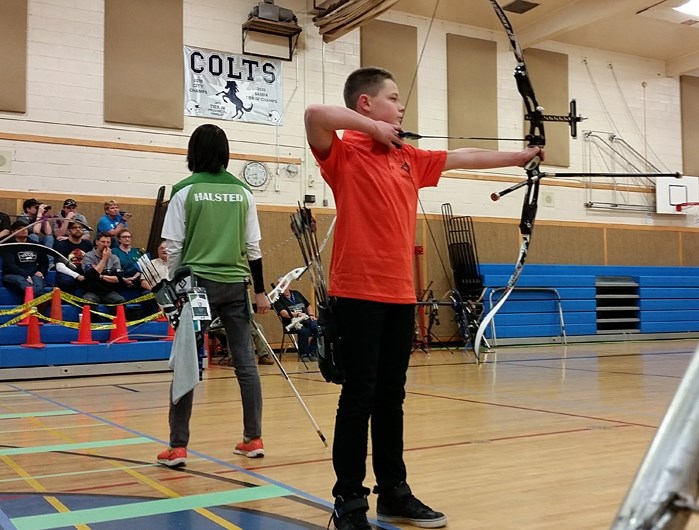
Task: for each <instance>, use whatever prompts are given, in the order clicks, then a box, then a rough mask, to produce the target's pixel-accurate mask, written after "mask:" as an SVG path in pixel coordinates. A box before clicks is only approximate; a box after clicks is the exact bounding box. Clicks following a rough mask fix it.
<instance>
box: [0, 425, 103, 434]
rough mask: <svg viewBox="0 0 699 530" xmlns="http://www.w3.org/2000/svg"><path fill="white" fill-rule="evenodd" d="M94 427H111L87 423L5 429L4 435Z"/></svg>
mask: <svg viewBox="0 0 699 530" xmlns="http://www.w3.org/2000/svg"><path fill="white" fill-rule="evenodd" d="M93 427H109V425H105V424H104V423H92V424H90V423H86V424H85V425H81V424H77V425H58V426H56V427H30V428H28V429H7V430H5V429H3V431H2V433H3V434H9V433H13V432H24V433H27V432H39V431H67V430H69V429H91V428H93Z"/></svg>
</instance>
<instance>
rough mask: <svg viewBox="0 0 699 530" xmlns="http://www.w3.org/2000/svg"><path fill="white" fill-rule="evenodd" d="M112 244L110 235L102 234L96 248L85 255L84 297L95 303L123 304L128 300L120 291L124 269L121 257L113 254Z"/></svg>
mask: <svg viewBox="0 0 699 530" xmlns="http://www.w3.org/2000/svg"><path fill="white" fill-rule="evenodd" d="M111 244H112V238H111V237H110V236H109V235H107V234H100V235H98V236H97V241H96V242H95V248H94V249H92V250H91V251H90V252H88V253H87V254H85V256H83V262H82V266H83V273H84V276H85V294H84V295H83V298H85V299H86V300H89V301H90V302H93V303H95V304H100V303H102V304H123V303H124V302H125V301H126V300H125V299H124V297H123V296H122V295H121V294H120V293H119V288H120V287H121V285H122V283H123V282H122V278H123V276H124V271H122V270H121V263H119V258H117V257H116V256H115V255H114V254H112V249H111Z"/></svg>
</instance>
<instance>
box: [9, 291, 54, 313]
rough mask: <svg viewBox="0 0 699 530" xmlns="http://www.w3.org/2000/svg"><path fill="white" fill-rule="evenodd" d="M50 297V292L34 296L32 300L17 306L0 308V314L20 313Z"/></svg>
mask: <svg viewBox="0 0 699 530" xmlns="http://www.w3.org/2000/svg"><path fill="white" fill-rule="evenodd" d="M50 299H51V293H46V294H42V295H41V296H39V297H37V298H34V300H31V301H29V302H26V303H24V304H22V305H18V306H17V307H13V308H12V309H0V316H5V315H14V314H16V313H22V312H23V311H27V310H28V309H31V308H32V307H36V306H38V305H39V304H43V303H44V302H46V301H48V300H50Z"/></svg>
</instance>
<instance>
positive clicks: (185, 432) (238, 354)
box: [169, 278, 262, 447]
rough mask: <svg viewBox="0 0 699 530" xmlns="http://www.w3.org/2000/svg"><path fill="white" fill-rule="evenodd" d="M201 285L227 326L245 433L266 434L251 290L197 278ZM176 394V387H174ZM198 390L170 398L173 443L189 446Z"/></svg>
mask: <svg viewBox="0 0 699 530" xmlns="http://www.w3.org/2000/svg"><path fill="white" fill-rule="evenodd" d="M197 284H198V286H199V287H203V288H204V289H206V293H207V295H208V297H209V305H210V306H211V309H212V310H215V311H216V312H217V313H218V315H219V316H220V317H221V322H222V324H223V327H224V328H225V329H226V336H227V337H228V345H229V350H230V353H231V356H232V359H233V369H234V370H235V375H236V377H237V378H238V385H239V386H240V396H241V398H242V403H243V437H244V438H245V439H252V438H260V437H261V436H262V388H261V386H260V375H259V373H258V372H257V358H256V357H255V351H254V349H253V347H252V339H251V336H250V327H251V324H250V318H251V315H250V310H249V309H248V299H247V296H248V291H247V288H246V285H245V284H244V283H219V282H213V281H210V280H205V279H203V278H197ZM170 396H172V389H171V391H170ZM193 400H194V391H191V392H188V393H187V394H185V395H184V396H183V397H182V398H181V399H180V400H179V401H178V402H177V404H173V403H172V399H171V400H170V414H169V420H170V447H187V444H188V443H189V420H190V418H191V416H192V403H193Z"/></svg>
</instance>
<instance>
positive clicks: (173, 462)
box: [158, 458, 187, 467]
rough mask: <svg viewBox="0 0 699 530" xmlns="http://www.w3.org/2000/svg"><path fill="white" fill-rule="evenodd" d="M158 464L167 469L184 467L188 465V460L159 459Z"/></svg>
mask: <svg viewBox="0 0 699 530" xmlns="http://www.w3.org/2000/svg"><path fill="white" fill-rule="evenodd" d="M158 464H162V465H164V466H167V467H182V466H186V465H187V459H186V458H175V459H174V460H166V459H158Z"/></svg>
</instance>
